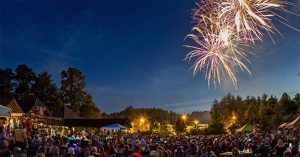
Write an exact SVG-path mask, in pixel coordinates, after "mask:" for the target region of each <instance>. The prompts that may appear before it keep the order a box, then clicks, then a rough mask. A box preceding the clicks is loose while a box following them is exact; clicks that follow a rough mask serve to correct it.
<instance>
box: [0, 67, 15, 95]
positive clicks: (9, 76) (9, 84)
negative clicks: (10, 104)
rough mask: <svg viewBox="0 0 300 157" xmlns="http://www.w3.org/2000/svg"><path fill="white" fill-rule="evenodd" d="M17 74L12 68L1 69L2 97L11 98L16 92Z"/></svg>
mask: <svg viewBox="0 0 300 157" xmlns="http://www.w3.org/2000/svg"><path fill="white" fill-rule="evenodd" d="M14 78H15V75H14V73H13V71H12V69H11V68H7V69H0V98H1V99H3V98H11V97H13V92H14V87H15V83H14Z"/></svg>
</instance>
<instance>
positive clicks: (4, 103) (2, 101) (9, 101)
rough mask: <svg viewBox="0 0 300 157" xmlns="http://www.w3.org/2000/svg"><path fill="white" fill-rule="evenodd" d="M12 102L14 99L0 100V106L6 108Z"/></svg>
mask: <svg viewBox="0 0 300 157" xmlns="http://www.w3.org/2000/svg"><path fill="white" fill-rule="evenodd" d="M13 100H14V98H5V99H0V104H1V105H3V106H7V105H8V104H9V103H11V102H12V101H13Z"/></svg>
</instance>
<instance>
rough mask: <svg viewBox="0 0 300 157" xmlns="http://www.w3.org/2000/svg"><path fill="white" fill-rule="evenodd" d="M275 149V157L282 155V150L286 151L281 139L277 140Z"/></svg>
mask: <svg viewBox="0 0 300 157" xmlns="http://www.w3.org/2000/svg"><path fill="white" fill-rule="evenodd" d="M275 150H276V156H277V157H282V156H283V153H284V151H286V147H285V146H284V143H283V141H282V140H281V139H279V140H278V142H277V145H276V147H275Z"/></svg>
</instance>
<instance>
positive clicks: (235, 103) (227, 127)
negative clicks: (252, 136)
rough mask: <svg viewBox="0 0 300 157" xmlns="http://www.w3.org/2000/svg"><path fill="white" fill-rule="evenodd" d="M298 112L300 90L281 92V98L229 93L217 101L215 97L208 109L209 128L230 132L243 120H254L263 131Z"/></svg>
mask: <svg viewBox="0 0 300 157" xmlns="http://www.w3.org/2000/svg"><path fill="white" fill-rule="evenodd" d="M299 113H300V94H299V93H297V94H296V95H295V96H294V97H293V98H291V97H290V96H289V95H288V94H287V93H283V94H282V96H281V98H279V99H278V98H276V97H275V96H273V95H271V96H268V95H266V94H263V95H262V96H261V97H260V96H259V97H253V96H252V97H250V96H247V97H246V98H245V99H243V98H242V97H240V96H236V97H235V96H234V95H232V94H230V93H229V94H227V95H225V96H224V97H223V98H222V99H221V100H220V101H218V100H214V101H213V103H212V107H211V110H210V115H211V122H210V127H209V129H210V132H213V133H223V132H225V131H227V132H231V131H233V130H235V129H236V128H239V127H242V126H243V125H245V124H246V123H250V124H254V123H255V124H257V126H258V128H259V129H261V130H262V131H267V130H272V129H277V128H278V126H279V125H281V124H282V123H284V122H289V121H292V120H294V119H295V118H296V117H297V116H299Z"/></svg>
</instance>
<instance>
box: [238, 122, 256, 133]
mask: <svg viewBox="0 0 300 157" xmlns="http://www.w3.org/2000/svg"><path fill="white" fill-rule="evenodd" d="M252 131H253V125H251V124H249V123H247V124H245V125H244V126H243V127H241V128H239V129H237V130H236V132H252Z"/></svg>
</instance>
